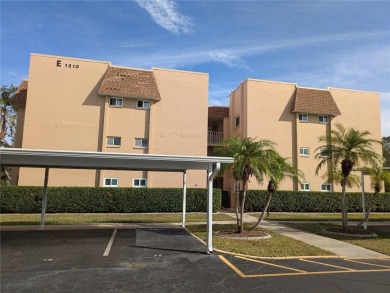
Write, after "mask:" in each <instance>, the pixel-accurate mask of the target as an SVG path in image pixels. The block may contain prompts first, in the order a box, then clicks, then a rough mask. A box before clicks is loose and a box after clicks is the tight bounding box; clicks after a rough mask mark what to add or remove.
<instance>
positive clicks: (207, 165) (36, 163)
mask: <svg viewBox="0 0 390 293" xmlns="http://www.w3.org/2000/svg"><path fill="white" fill-rule="evenodd" d="M221 163H227V164H229V163H233V158H227V157H198V156H173V155H151V154H127V153H105V152H80V151H57V150H55V151H54V150H34V149H20V148H13V149H11V148H0V164H1V165H2V166H9V167H30V168H45V178H44V191H43V200H42V212H41V228H42V229H43V228H44V224H45V212H46V202H47V185H48V180H49V170H50V168H59V169H93V170H137V171H162V172H180V173H182V174H183V217H182V226H183V227H185V217H186V188H187V186H186V176H187V170H205V171H207V177H206V178H207V190H208V191H207V193H208V196H207V239H206V246H207V253H211V252H213V247H212V203H213V180H214V178H215V176H216V175H217V173H218V171H219V169H220V164H221Z"/></svg>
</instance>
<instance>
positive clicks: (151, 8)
mask: <svg viewBox="0 0 390 293" xmlns="http://www.w3.org/2000/svg"><path fill="white" fill-rule="evenodd" d="M136 2H137V3H138V5H139V6H140V7H142V8H144V9H145V10H146V11H148V12H149V14H150V16H151V17H152V18H153V20H154V21H155V22H156V23H157V24H158V25H160V26H162V27H163V28H165V29H166V30H168V31H170V32H172V33H174V34H181V33H184V34H186V33H190V32H191V27H192V23H191V18H190V17H188V16H185V15H182V14H180V13H179V12H178V10H177V3H176V1H174V0H136Z"/></svg>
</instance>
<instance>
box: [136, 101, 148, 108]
mask: <svg viewBox="0 0 390 293" xmlns="http://www.w3.org/2000/svg"><path fill="white" fill-rule="evenodd" d="M149 108H150V101H148V100H138V101H137V109H149Z"/></svg>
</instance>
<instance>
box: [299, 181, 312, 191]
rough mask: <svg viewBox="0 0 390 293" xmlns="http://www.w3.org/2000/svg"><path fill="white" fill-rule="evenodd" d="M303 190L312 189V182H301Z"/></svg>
mask: <svg viewBox="0 0 390 293" xmlns="http://www.w3.org/2000/svg"><path fill="white" fill-rule="evenodd" d="M301 191H310V183H307V182H305V183H301Z"/></svg>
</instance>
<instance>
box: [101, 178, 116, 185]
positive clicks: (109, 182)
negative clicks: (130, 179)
mask: <svg viewBox="0 0 390 293" xmlns="http://www.w3.org/2000/svg"><path fill="white" fill-rule="evenodd" d="M118 186H119V179H118V178H104V187H118Z"/></svg>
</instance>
